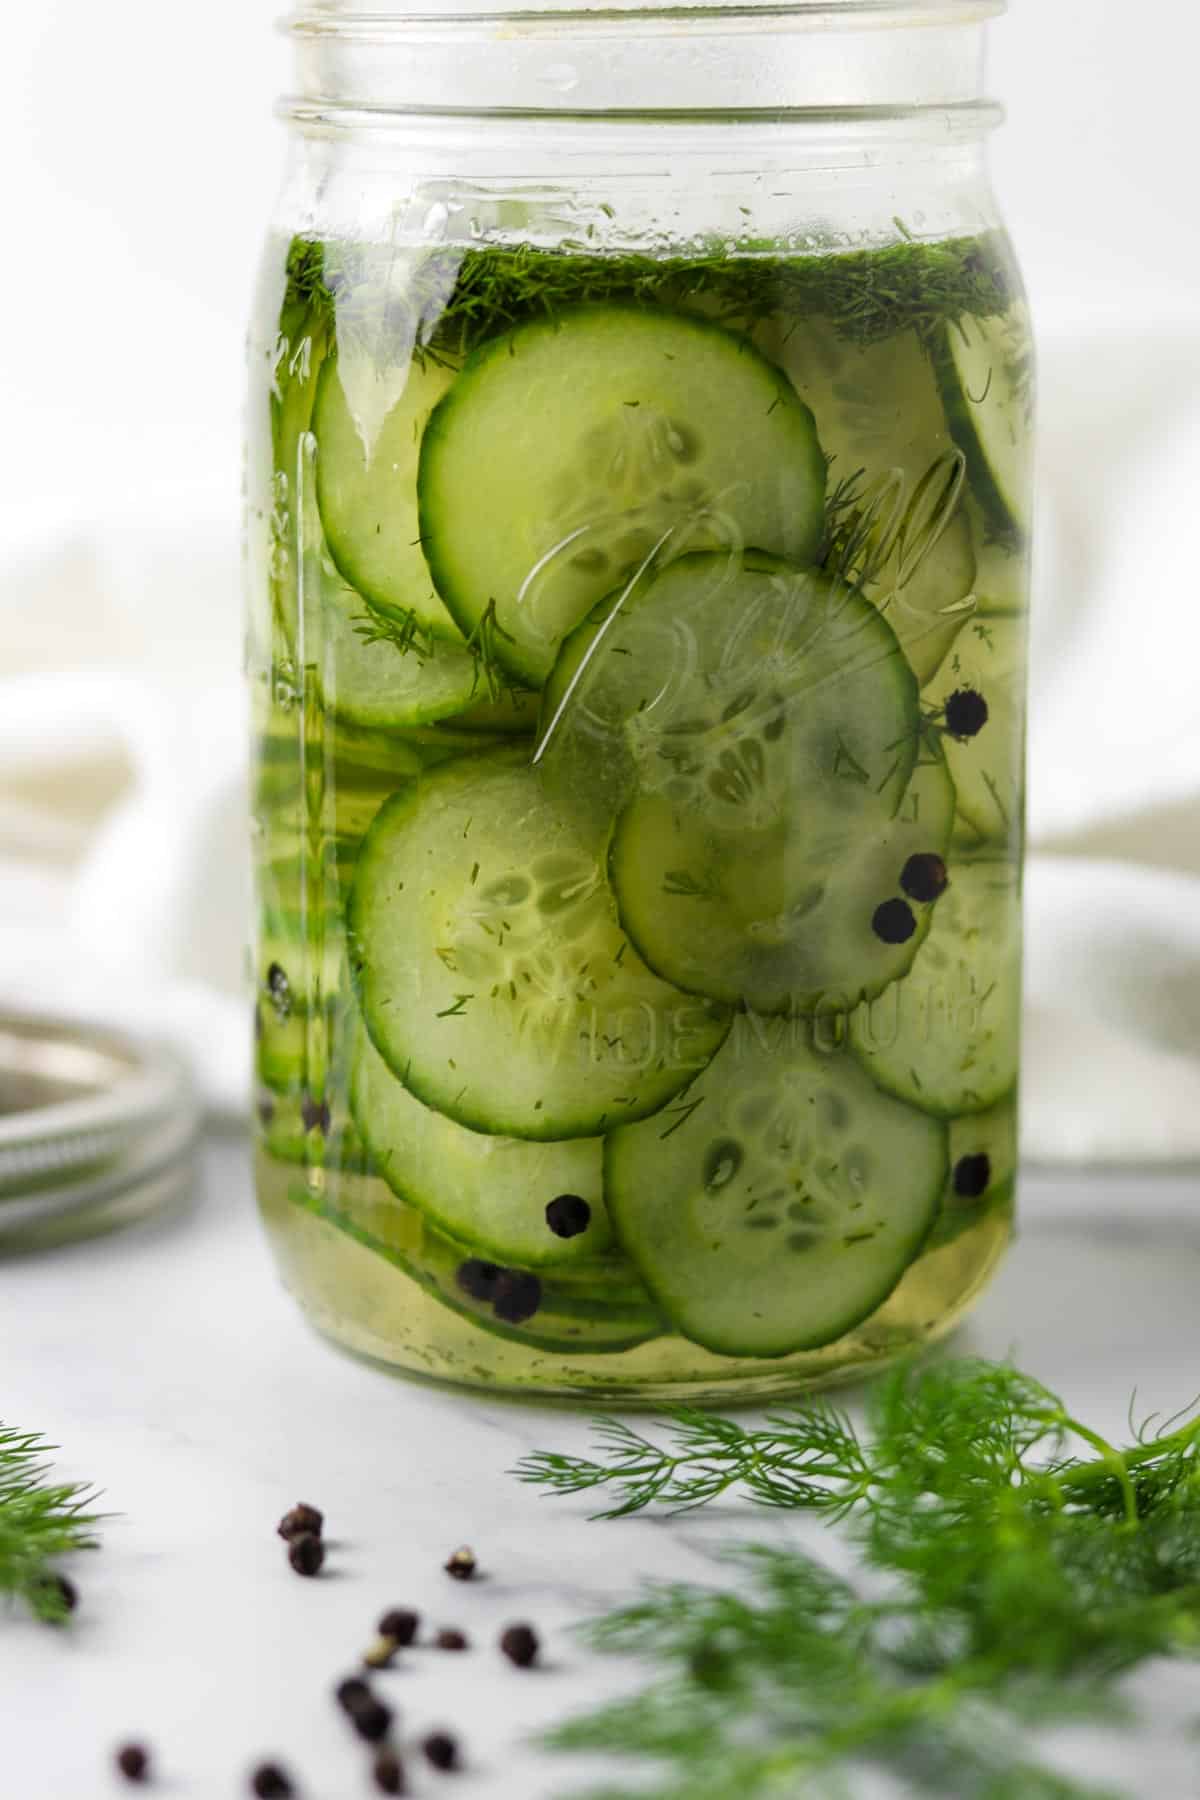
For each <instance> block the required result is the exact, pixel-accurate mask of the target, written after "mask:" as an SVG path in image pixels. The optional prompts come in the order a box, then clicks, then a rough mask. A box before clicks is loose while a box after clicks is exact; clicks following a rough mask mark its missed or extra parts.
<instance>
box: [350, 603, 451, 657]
mask: <svg viewBox="0 0 1200 1800" xmlns="http://www.w3.org/2000/svg"><path fill="white" fill-rule="evenodd" d="M358 598H359V599H361V601H362V603H363V606H364V607H365V608H366V611H365V612H364V613H361V614H360V615H359V616H358V617H357V618H356V619H355V621H354V631H355V635H356V636H357V637H360V638H361V639H362V641H363V643H364V644H365V645H371V644H391V646H392V648H393V649H395V650H398V651H399V652H400V654H401V655H402V656H407V655H408V654H409V652H410V651H411V652H412V653H413V654H414V655H415V656H416V658H417V660H418V662H427V661H428V660H429V658H430V657H431V656H432V655H433V654H434V650H435V648H436V640H435V638H434V635H433V633H432V632H431V631H430V629H429V627H428V625H426V624H424V623H423V622H422V621H421V620H420V619H419V618H418V617H417V613H416V609H415V608H413V607H405V608H403V609H396V610H395V611H393V610H391V609H389V608H387V607H383V606H378V605H376V603H375V602H374V601H373V600H372V599H371V598H370V597H369V596H368V595H366V594H360V595H359V596H358Z"/></svg>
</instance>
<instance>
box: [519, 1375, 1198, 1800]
mask: <svg viewBox="0 0 1200 1800" xmlns="http://www.w3.org/2000/svg"><path fill="white" fill-rule="evenodd" d="M867 1414H868V1426H867V1430H866V1431H865V1432H859V1431H858V1430H856V1429H855V1427H854V1425H853V1424H852V1422H851V1421H850V1419H849V1417H848V1416H847V1415H846V1414H845V1413H843V1412H841V1411H839V1410H838V1409H837V1408H835V1407H832V1406H830V1405H829V1404H828V1403H825V1402H814V1403H812V1404H809V1405H805V1406H801V1407H796V1408H793V1409H789V1410H787V1411H784V1412H780V1413H776V1414H773V1415H771V1416H769V1417H768V1419H767V1421H766V1423H765V1424H764V1425H763V1426H761V1427H758V1428H753V1429H752V1428H749V1427H744V1426H742V1425H739V1424H738V1423H736V1422H735V1421H732V1420H728V1419H721V1418H718V1417H713V1416H711V1415H709V1414H706V1413H697V1412H687V1411H681V1412H675V1413H672V1414H671V1415H670V1416H669V1419H668V1421H667V1422H666V1428H667V1438H666V1441H665V1443H660V1442H658V1441H657V1438H656V1437H651V1436H648V1435H646V1434H645V1433H643V1432H640V1431H635V1430H634V1429H633V1428H631V1427H629V1426H627V1425H624V1424H622V1423H620V1422H618V1421H615V1420H604V1421H601V1422H600V1424H599V1426H598V1439H597V1453H596V1455H595V1456H594V1457H591V1458H581V1457H567V1456H561V1455H556V1454H546V1453H540V1454H537V1455H534V1456H530V1457H527V1458H525V1459H524V1461H523V1462H522V1463H521V1464H520V1465H518V1469H517V1471H516V1472H517V1473H518V1475H519V1476H520V1477H521V1478H522V1479H523V1480H525V1481H529V1482H534V1483H537V1484H538V1485H540V1486H542V1487H545V1488H547V1489H548V1490H549V1491H551V1492H553V1493H558V1494H564V1493H597V1494H608V1493H611V1494H613V1495H614V1496H615V1503H614V1504H613V1505H612V1506H610V1507H609V1508H608V1509H607V1510H606V1512H605V1513H604V1514H603V1515H601V1516H604V1517H610V1518H611V1517H620V1516H624V1515H627V1514H630V1513H634V1512H637V1511H640V1510H641V1509H643V1508H646V1507H651V1506H667V1507H671V1508H675V1509H679V1508H688V1507H695V1506H701V1505H704V1504H705V1503H707V1502H709V1501H712V1500H714V1499H716V1498H717V1497H718V1496H719V1495H722V1494H725V1493H728V1492H729V1491H730V1490H732V1489H741V1490H742V1491H743V1492H744V1493H746V1494H747V1495H748V1496H749V1497H750V1498H751V1499H752V1500H754V1501H757V1502H759V1503H760V1504H762V1505H765V1506H769V1507H773V1508H777V1509H782V1508H790V1509H793V1510H795V1511H800V1512H812V1513H815V1514H817V1515H819V1516H821V1517H823V1518H824V1519H826V1520H827V1521H836V1522H840V1524H841V1526H842V1528H843V1530H844V1532H845V1533H846V1535H847V1536H848V1537H849V1539H850V1541H851V1543H852V1545H853V1546H854V1548H855V1549H856V1551H857V1553H858V1558H859V1563H860V1568H859V1573H858V1574H857V1575H856V1576H855V1577H854V1578H852V1579H850V1580H843V1579H842V1578H841V1577H836V1576H834V1575H833V1574H832V1573H831V1572H830V1571H829V1570H827V1569H826V1568H824V1567H823V1566H822V1564H821V1563H820V1562H819V1561H817V1560H816V1559H814V1558H813V1557H811V1556H809V1555H808V1554H806V1553H805V1552H802V1551H801V1550H799V1549H798V1548H793V1547H791V1546H788V1545H783V1546H780V1545H778V1544H774V1545H764V1544H757V1545H752V1546H749V1547H744V1548H743V1549H741V1550H739V1551H738V1552H736V1561H737V1563H738V1574H739V1578H738V1583H737V1586H736V1589H727V1588H721V1589H710V1588H705V1587H700V1586H697V1585H692V1584H684V1585H675V1586H672V1587H661V1586H660V1587H652V1588H651V1589H650V1590H649V1591H648V1592H647V1593H646V1594H645V1596H644V1597H643V1598H642V1599H640V1600H639V1601H637V1602H635V1603H634V1604H633V1605H632V1606H628V1607H623V1608H621V1609H619V1610H618V1611H616V1612H614V1613H611V1614H609V1615H608V1616H606V1617H604V1618H602V1619H600V1620H599V1621H597V1622H595V1623H594V1624H593V1625H592V1626H591V1627H590V1628H589V1633H588V1635H589V1638H590V1640H591V1642H593V1643H594V1644H595V1645H596V1646H598V1647H599V1648H602V1649H606V1650H616V1651H621V1652H624V1653H627V1654H629V1653H632V1654H634V1655H636V1656H639V1657H642V1658H645V1659H646V1660H647V1661H648V1662H649V1663H651V1664H652V1665H654V1666H655V1668H656V1670H657V1671H658V1675H659V1678H658V1679H657V1680H655V1681H654V1682H653V1683H652V1685H650V1686H649V1687H648V1688H646V1689H644V1690H643V1691H642V1692H641V1693H639V1695H638V1696H637V1698H636V1699H634V1700H632V1701H624V1702H619V1703H617V1704H616V1705H615V1706H609V1707H605V1708H602V1709H600V1710H598V1711H595V1712H592V1713H590V1714H587V1715H585V1716H583V1717H582V1718H579V1719H574V1720H570V1721H568V1722H567V1724H565V1725H564V1726H562V1727H560V1728H559V1729H558V1730H557V1731H556V1732H555V1733H554V1736H553V1740H552V1741H553V1742H554V1743H555V1744H557V1745H558V1746H559V1747H562V1748H572V1749H582V1748H587V1749H593V1750H595V1749H602V1750H608V1751H612V1752H615V1753H624V1754H632V1755H637V1756H641V1757H649V1758H651V1759H652V1760H654V1761H656V1762H657V1764H658V1765H659V1776H658V1778H657V1779H653V1780H651V1781H649V1782H648V1784H647V1785H646V1786H645V1787H644V1788H637V1789H629V1788H627V1787H622V1788H621V1790H620V1791H621V1793H622V1794H625V1795H627V1796H630V1795H633V1794H640V1793H644V1794H645V1795H646V1796H648V1797H649V1796H652V1797H653V1800H753V1797H755V1796H759V1795H763V1796H765V1795H774V1794H775V1793H777V1792H779V1793H787V1794H789V1795H790V1794H793V1793H803V1794H809V1793H816V1794H824V1793H826V1792H835V1791H841V1790H840V1789H838V1788H837V1787H836V1783H837V1782H838V1781H840V1780H842V1779H843V1778H844V1777H845V1774H846V1770H847V1768H848V1767H850V1766H851V1765H853V1764H856V1763H857V1764H862V1763H873V1764H875V1765H876V1766H878V1767H881V1768H885V1769H887V1770H888V1771H889V1773H890V1774H891V1775H892V1776H893V1777H894V1778H897V1779H898V1780H899V1781H900V1782H901V1784H902V1786H903V1788H904V1791H906V1792H910V1793H913V1794H946V1795H953V1796H955V1800H970V1797H972V1796H978V1797H979V1800H985V1797H986V1800H997V1796H1001V1795H1011V1796H1013V1797H1014V1800H1015V1797H1017V1796H1021V1797H1024V1796H1026V1795H1046V1796H1050V1795H1061V1796H1063V1797H1064V1800H1065V1797H1066V1796H1083V1795H1090V1794H1093V1793H1094V1792H1095V1790H1093V1789H1091V1788H1089V1787H1086V1786H1081V1785H1079V1784H1077V1783H1073V1782H1071V1781H1070V1780H1069V1779H1068V1778H1066V1777H1062V1776H1059V1775H1057V1774H1055V1773H1054V1772H1053V1771H1052V1770H1049V1769H1044V1768H1042V1767H1041V1766H1040V1765H1038V1764H1037V1763H1036V1762H1035V1761H1031V1760H1030V1758H1029V1756H1028V1745H1027V1741H1026V1736H1027V1727H1028V1726H1030V1725H1031V1724H1038V1723H1043V1722H1062V1721H1063V1720H1066V1719H1070V1718H1072V1717H1074V1716H1077V1715H1078V1714H1080V1713H1096V1714H1098V1715H1099V1716H1102V1717H1104V1718H1107V1719H1113V1718H1115V1717H1118V1716H1120V1711H1121V1696H1120V1693H1119V1691H1118V1690H1117V1689H1116V1688H1115V1685H1114V1684H1115V1681H1116V1678H1117V1677H1118V1676H1120V1675H1122V1674H1124V1673H1125V1672H1127V1671H1128V1670H1130V1669H1132V1668H1133V1667H1135V1666H1136V1665H1138V1664H1140V1663H1142V1662H1144V1661H1145V1660H1146V1659H1147V1658H1149V1657H1153V1656H1168V1655H1186V1656H1192V1655H1195V1654H1196V1653H1197V1651H1198V1650H1200V1409H1196V1408H1193V1409H1191V1410H1190V1411H1189V1412H1188V1413H1187V1414H1186V1415H1185V1416H1183V1417H1181V1418H1179V1419H1177V1420H1169V1421H1167V1422H1166V1424H1165V1425H1163V1426H1159V1427H1157V1428H1156V1427H1155V1426H1154V1424H1153V1422H1152V1421H1147V1422H1146V1424H1144V1425H1143V1426H1142V1427H1141V1428H1140V1429H1139V1430H1136V1431H1134V1429H1133V1426H1132V1423H1131V1431H1133V1441H1132V1442H1131V1443H1129V1444H1127V1445H1125V1446H1124V1447H1117V1446H1115V1445H1113V1444H1110V1443H1109V1442H1108V1441H1107V1440H1106V1439H1105V1438H1104V1437H1103V1436H1102V1435H1101V1434H1100V1433H1099V1432H1097V1431H1095V1430H1094V1429H1092V1428H1091V1427H1090V1426H1088V1425H1087V1424H1086V1423H1085V1422H1083V1421H1082V1420H1080V1419H1078V1418H1076V1417H1075V1416H1073V1415H1072V1414H1071V1412H1070V1411H1069V1410H1068V1409H1067V1407H1066V1406H1065V1405H1064V1403H1063V1401H1062V1400H1061V1399H1059V1398H1058V1396H1057V1395H1055V1394H1053V1393H1051V1392H1050V1390H1049V1389H1047V1388H1045V1387H1043V1386H1042V1385H1041V1384H1040V1383H1039V1382H1037V1381H1035V1380H1033V1379H1032V1378H1031V1377H1029V1376H1028V1375H1025V1374H1022V1373H1021V1372H1020V1371H1019V1370H1017V1369H1014V1368H1011V1367H1009V1366H1007V1365H998V1364H991V1363H986V1362H981V1361H959V1362H947V1363H943V1364H938V1365H934V1366H932V1367H929V1368H926V1369H923V1370H920V1371H918V1370H915V1369H914V1368H912V1367H911V1366H909V1367H904V1368H901V1369H900V1370H898V1371H896V1372H895V1373H893V1374H892V1375H890V1376H888V1377H886V1378H885V1379H884V1380H882V1381H881V1382H880V1383H879V1384H877V1386H876V1387H875V1388H874V1389H873V1390H872V1393H871V1396H870V1398H869V1401H868V1407H867Z"/></svg>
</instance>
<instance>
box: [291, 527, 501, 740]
mask: <svg viewBox="0 0 1200 1800" xmlns="http://www.w3.org/2000/svg"><path fill="white" fill-rule="evenodd" d="M320 581H321V588H320V612H319V623H318V628H317V629H318V633H319V643H318V645H317V646H316V653H317V666H318V669H319V680H320V687H321V695H322V699H323V701H324V703H325V706H326V707H327V708H328V710H329V711H330V712H332V713H333V715H334V716H335V718H337V719H339V720H344V721H345V722H346V723H347V724H350V725H359V726H365V727H367V728H368V729H380V728H384V729H386V728H388V727H391V726H405V725H421V724H428V723H429V722H430V721H432V720H435V719H445V718H449V717H451V716H452V715H453V714H455V713H460V712H463V711H464V710H465V709H466V708H468V707H470V706H473V705H474V704H475V702H476V701H477V700H478V698H479V692H480V675H479V665H478V663H477V661H476V659H475V658H474V657H473V656H472V655H471V652H470V651H469V650H468V649H467V648H466V646H465V645H463V644H460V643H451V642H450V641H449V640H448V639H445V638H436V637H432V636H426V637H422V638H417V639H414V640H413V641H412V642H411V643H410V644H408V645H407V647H402V646H401V645H400V644H398V643H397V642H396V641H395V640H394V639H392V638H390V637H387V636H383V637H380V636H378V635H377V633H378V625H377V624H375V623H373V622H372V620H371V618H370V617H369V615H368V613H367V610H366V607H365V606H364V604H363V600H362V596H361V595H360V594H359V593H358V592H357V590H356V589H354V588H352V587H348V586H347V585H346V583H345V582H344V581H343V580H342V578H341V576H340V575H339V574H338V572H337V570H336V569H335V568H334V567H333V565H332V564H331V563H326V562H324V560H323V559H322V563H321V576H320Z"/></svg>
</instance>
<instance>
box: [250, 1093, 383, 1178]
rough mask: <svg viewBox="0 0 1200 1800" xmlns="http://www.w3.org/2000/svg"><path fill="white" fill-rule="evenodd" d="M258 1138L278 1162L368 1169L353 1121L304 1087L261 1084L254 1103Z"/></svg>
mask: <svg viewBox="0 0 1200 1800" xmlns="http://www.w3.org/2000/svg"><path fill="white" fill-rule="evenodd" d="M255 1113H256V1124H257V1135H258V1141H259V1143H260V1144H261V1145H262V1148H263V1149H264V1150H265V1151H266V1153H267V1155H268V1156H273V1157H274V1158H275V1159H276V1161H277V1162H289V1163H301V1164H315V1165H318V1166H319V1167H321V1168H323V1169H337V1170H339V1171H341V1172H342V1173H343V1174H346V1175H363V1174H365V1173H366V1171H367V1153H366V1147H365V1146H364V1144H363V1142H362V1139H361V1138H360V1137H359V1136H358V1134H357V1132H356V1131H355V1129H354V1127H353V1125H351V1124H350V1122H349V1121H348V1120H346V1119H342V1118H339V1117H338V1116H337V1115H336V1114H334V1113H333V1112H332V1110H331V1108H330V1107H329V1105H328V1103H327V1102H323V1101H322V1100H320V1099H318V1098H316V1097H315V1096H313V1095H312V1094H309V1093H307V1092H306V1091H304V1090H303V1089H297V1090H295V1091H293V1092H290V1093H283V1092H281V1091H279V1090H277V1089H274V1088H261V1089H260V1090H259V1094H258V1099H257V1102H256V1105H255Z"/></svg>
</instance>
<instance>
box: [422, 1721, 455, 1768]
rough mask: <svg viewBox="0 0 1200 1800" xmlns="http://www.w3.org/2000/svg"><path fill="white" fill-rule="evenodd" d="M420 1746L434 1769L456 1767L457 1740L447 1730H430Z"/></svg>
mask: <svg viewBox="0 0 1200 1800" xmlns="http://www.w3.org/2000/svg"><path fill="white" fill-rule="evenodd" d="M421 1748H422V1750H424V1752H425V1755H426V1757H427V1759H428V1760H429V1761H430V1762H431V1763H432V1764H433V1766H434V1768H435V1769H443V1770H445V1769H457V1767H458V1740H457V1739H456V1738H452V1737H451V1736H450V1733H449V1732H448V1731H431V1732H430V1734H429V1736H428V1737H427V1738H426V1739H425V1741H424V1743H423V1744H422V1745H421Z"/></svg>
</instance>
